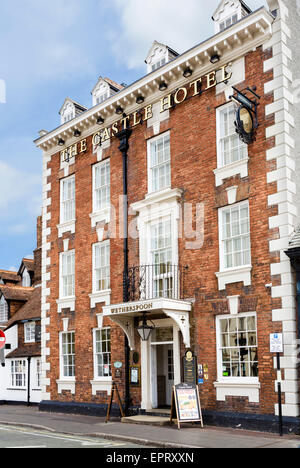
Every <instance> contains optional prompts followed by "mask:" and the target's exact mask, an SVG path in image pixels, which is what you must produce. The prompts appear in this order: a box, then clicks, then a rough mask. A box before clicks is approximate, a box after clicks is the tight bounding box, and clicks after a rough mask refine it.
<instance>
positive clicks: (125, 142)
mask: <svg viewBox="0 0 300 468" xmlns="http://www.w3.org/2000/svg"><path fill="white" fill-rule="evenodd" d="M131 134H132V130H130V129H125V128H124V129H123V130H121V131H120V132H119V133H118V134H117V138H118V139H119V141H120V146H119V150H120V151H121V153H122V157H123V236H124V241H123V262H124V269H123V302H128V299H129V297H128V179H127V156H128V154H127V153H128V149H129V138H130V136H131ZM124 350H125V415H126V416H128V413H129V407H130V403H131V399H130V386H129V365H130V348H129V343H128V338H127V336H126V335H125V341H124Z"/></svg>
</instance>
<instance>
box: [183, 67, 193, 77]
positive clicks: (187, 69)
mask: <svg viewBox="0 0 300 468" xmlns="http://www.w3.org/2000/svg"><path fill="white" fill-rule="evenodd" d="M192 74H193V70H192V69H191V68H190V67H187V68H186V69H185V70H184V72H183V76H184V78H189V77H190V76H192Z"/></svg>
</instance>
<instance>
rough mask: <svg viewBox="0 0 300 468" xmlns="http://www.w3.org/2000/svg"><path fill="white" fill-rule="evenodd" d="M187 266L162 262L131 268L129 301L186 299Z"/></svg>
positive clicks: (128, 284)
mask: <svg viewBox="0 0 300 468" xmlns="http://www.w3.org/2000/svg"><path fill="white" fill-rule="evenodd" d="M187 269H188V267H187V266H184V267H182V266H179V265H170V264H167V263H161V264H157V265H141V266H134V267H131V268H129V270H128V277H127V281H126V282H127V294H128V301H129V302H135V301H143V300H148V299H157V298H160V297H162V298H168V299H177V300H178V299H182V300H183V299H185V294H186V291H185V276H186V271H187Z"/></svg>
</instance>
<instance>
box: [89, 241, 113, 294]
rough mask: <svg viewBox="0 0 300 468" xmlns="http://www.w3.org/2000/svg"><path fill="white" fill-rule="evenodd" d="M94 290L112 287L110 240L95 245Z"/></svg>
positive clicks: (104, 289) (98, 290)
mask: <svg viewBox="0 0 300 468" xmlns="http://www.w3.org/2000/svg"><path fill="white" fill-rule="evenodd" d="M93 270H94V271H93V283H94V290H93V292H94V293H96V292H100V291H106V290H108V289H110V242H109V240H108V241H104V242H99V243H98V244H94V245H93Z"/></svg>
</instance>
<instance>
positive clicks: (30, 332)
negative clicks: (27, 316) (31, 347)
mask: <svg viewBox="0 0 300 468" xmlns="http://www.w3.org/2000/svg"><path fill="white" fill-rule="evenodd" d="M24 343H35V322H27V323H24Z"/></svg>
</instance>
